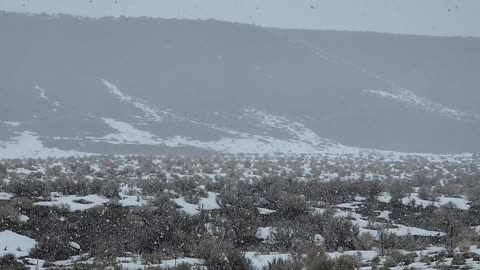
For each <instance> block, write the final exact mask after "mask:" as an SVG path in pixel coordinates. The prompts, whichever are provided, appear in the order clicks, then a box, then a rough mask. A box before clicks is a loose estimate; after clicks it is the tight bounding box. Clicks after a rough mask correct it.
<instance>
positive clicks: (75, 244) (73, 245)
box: [70, 242, 81, 250]
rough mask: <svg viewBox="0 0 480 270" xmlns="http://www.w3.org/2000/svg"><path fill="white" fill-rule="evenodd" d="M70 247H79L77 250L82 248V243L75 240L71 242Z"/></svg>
mask: <svg viewBox="0 0 480 270" xmlns="http://www.w3.org/2000/svg"><path fill="white" fill-rule="evenodd" d="M70 247H72V248H74V249H77V250H80V249H81V248H80V245H79V244H77V243H75V242H70Z"/></svg>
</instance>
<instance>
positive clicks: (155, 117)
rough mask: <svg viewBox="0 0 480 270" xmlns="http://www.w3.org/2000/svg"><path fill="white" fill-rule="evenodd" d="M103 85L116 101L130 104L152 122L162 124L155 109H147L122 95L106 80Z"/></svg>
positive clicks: (129, 97) (146, 106)
mask: <svg viewBox="0 0 480 270" xmlns="http://www.w3.org/2000/svg"><path fill="white" fill-rule="evenodd" d="M102 82H103V84H104V85H105V86H106V87H107V88H108V89H109V90H110V93H111V94H112V95H114V96H115V97H116V98H117V99H119V100H120V101H121V102H123V103H125V104H130V105H132V106H134V107H136V108H138V109H140V110H141V111H142V112H143V113H144V114H145V116H146V117H148V118H149V119H150V120H152V121H154V122H162V117H161V116H160V115H159V112H158V110H157V109H155V108H152V107H149V106H148V105H146V104H145V103H143V102H142V101H139V100H136V99H134V98H133V97H131V96H129V95H126V94H124V93H123V92H122V91H120V90H119V89H118V87H117V86H116V85H114V84H113V83H111V82H108V81H106V80H102Z"/></svg>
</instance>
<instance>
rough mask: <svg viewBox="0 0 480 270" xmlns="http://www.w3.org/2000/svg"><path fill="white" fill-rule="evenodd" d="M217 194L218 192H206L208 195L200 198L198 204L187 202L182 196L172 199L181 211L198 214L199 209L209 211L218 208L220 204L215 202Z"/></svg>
mask: <svg viewBox="0 0 480 270" xmlns="http://www.w3.org/2000/svg"><path fill="white" fill-rule="evenodd" d="M217 196H218V193H215V192H208V197H207V198H200V201H199V203H198V204H191V203H188V202H186V201H185V198H183V197H180V198H177V199H173V201H174V202H175V204H176V205H178V206H179V207H180V209H181V210H182V211H183V212H185V213H187V214H189V215H198V214H199V213H200V210H206V211H209V210H214V209H220V206H219V205H218V204H217Z"/></svg>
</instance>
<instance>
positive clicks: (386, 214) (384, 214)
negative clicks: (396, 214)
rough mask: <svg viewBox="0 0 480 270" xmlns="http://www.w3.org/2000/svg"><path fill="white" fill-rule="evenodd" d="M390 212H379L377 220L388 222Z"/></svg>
mask: <svg viewBox="0 0 480 270" xmlns="http://www.w3.org/2000/svg"><path fill="white" fill-rule="evenodd" d="M391 213H392V212H391V211H381V212H380V213H379V214H378V218H383V219H385V220H390V214H391Z"/></svg>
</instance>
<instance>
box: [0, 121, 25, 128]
mask: <svg viewBox="0 0 480 270" xmlns="http://www.w3.org/2000/svg"><path fill="white" fill-rule="evenodd" d="M0 123H2V124H5V125H7V126H11V127H18V126H20V125H21V124H22V122H11V121H0Z"/></svg>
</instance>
